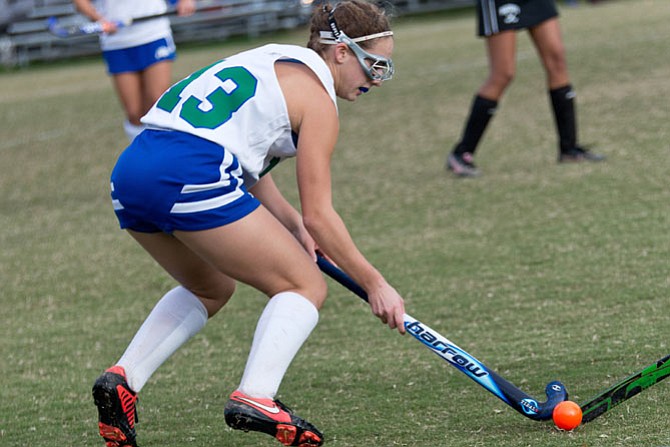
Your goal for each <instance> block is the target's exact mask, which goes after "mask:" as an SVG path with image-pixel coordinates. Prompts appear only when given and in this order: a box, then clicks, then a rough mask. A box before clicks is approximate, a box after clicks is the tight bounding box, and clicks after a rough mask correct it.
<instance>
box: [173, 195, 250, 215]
mask: <svg viewBox="0 0 670 447" xmlns="http://www.w3.org/2000/svg"><path fill="white" fill-rule="evenodd" d="M243 195H244V192H243V191H242V190H240V189H236V190H235V191H232V192H230V193H228V194H225V195H223V196H219V197H214V198H212V199H207V200H200V201H198V202H184V203H175V204H174V205H173V206H172V209H171V210H170V214H186V213H197V212H199V211H207V210H213V209H215V208H219V207H221V206H225V205H228V204H229V203H232V202H234V201H235V200H237V199H239V198H240V197H242V196H243Z"/></svg>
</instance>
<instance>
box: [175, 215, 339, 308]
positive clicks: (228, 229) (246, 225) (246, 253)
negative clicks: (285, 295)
mask: <svg viewBox="0 0 670 447" xmlns="http://www.w3.org/2000/svg"><path fill="white" fill-rule="evenodd" d="M174 234H175V237H177V238H178V239H179V240H181V241H182V242H184V244H185V245H187V246H188V247H189V248H191V249H192V250H193V251H194V252H195V253H197V254H198V255H199V256H200V257H201V258H202V259H204V260H206V261H207V262H208V263H209V264H211V265H212V266H214V267H215V268H216V269H217V270H219V271H220V272H222V273H224V274H226V275H228V276H230V277H232V278H235V279H237V280H239V281H242V282H244V283H246V284H249V285H251V286H253V287H255V288H256V289H258V290H260V291H262V292H263V293H265V294H266V295H268V296H270V297H271V296H273V295H275V294H277V293H279V292H284V291H289V290H290V291H295V292H297V293H300V294H302V295H303V296H305V297H306V298H307V299H309V300H310V301H312V302H313V303H314V304H315V305H316V306H317V307H320V306H321V304H322V303H323V301H324V300H325V298H326V283H325V280H324V279H323V276H322V275H321V273H320V272H319V270H318V267H317V266H316V263H315V262H314V261H313V260H312V258H311V257H310V256H309V255H308V254H307V252H306V251H305V250H304V248H303V247H302V245H300V243H299V242H298V241H297V240H296V239H295V237H293V235H291V233H290V232H289V231H288V230H287V229H286V228H285V227H284V226H283V225H282V224H281V223H280V222H279V221H278V220H277V219H276V218H275V217H274V216H273V215H272V214H270V212H269V211H268V210H267V209H266V208H264V207H262V206H261V207H258V208H256V209H255V210H254V211H253V212H251V213H250V214H248V215H247V216H245V217H243V218H242V219H239V220H237V221H235V222H232V223H230V224H227V225H224V226H221V227H217V228H213V229H209V230H203V231H175V233H174Z"/></svg>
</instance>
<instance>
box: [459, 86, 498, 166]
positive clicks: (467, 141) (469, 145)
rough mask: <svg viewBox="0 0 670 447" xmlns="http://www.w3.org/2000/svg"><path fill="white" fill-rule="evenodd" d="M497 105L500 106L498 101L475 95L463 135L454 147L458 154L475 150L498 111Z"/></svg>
mask: <svg viewBox="0 0 670 447" xmlns="http://www.w3.org/2000/svg"><path fill="white" fill-rule="evenodd" d="M496 107H498V101H492V100H490V99H486V98H482V97H481V96H479V95H476V96H475V98H474V100H473V101H472V106H471V107H470V116H469V117H468V121H467V122H466V124H465V129H464V130H463V136H462V137H461V141H460V142H459V143H458V144H457V145H456V147H455V148H454V152H456V153H458V154H463V153H465V152H470V153H474V152H475V150H476V149H477V145H478V144H479V140H480V139H481V138H482V135H484V131H485V130H486V126H488V124H489V121H490V120H491V118H492V117H493V115H494V114H495V113H496Z"/></svg>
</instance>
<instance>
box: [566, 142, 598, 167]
mask: <svg viewBox="0 0 670 447" xmlns="http://www.w3.org/2000/svg"><path fill="white" fill-rule="evenodd" d="M604 159H605V156H604V155H601V154H594V153H593V152H591V151H590V150H588V149H586V148H584V147H580V146H577V147H574V148H572V149H570V150H569V151H565V152H561V153H560V154H559V155H558V162H559V163H581V162H582V161H591V162H596V161H603V160H604Z"/></svg>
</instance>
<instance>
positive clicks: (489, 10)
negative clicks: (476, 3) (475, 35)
mask: <svg viewBox="0 0 670 447" xmlns="http://www.w3.org/2000/svg"><path fill="white" fill-rule="evenodd" d="M481 2H482V22H483V24H484V35H486V36H490V35H491V34H496V33H498V32H500V29H499V28H498V17H497V15H496V2H495V0H481Z"/></svg>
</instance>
